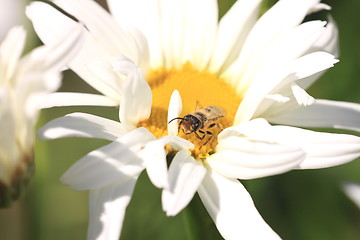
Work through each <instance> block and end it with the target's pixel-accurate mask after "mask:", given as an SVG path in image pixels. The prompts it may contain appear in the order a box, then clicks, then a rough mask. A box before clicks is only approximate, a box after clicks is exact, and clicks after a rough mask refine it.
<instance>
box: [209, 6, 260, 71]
mask: <svg viewBox="0 0 360 240" xmlns="http://www.w3.org/2000/svg"><path fill="white" fill-rule="evenodd" d="M260 3H261V1H260V0H239V1H236V2H235V3H234V5H233V6H232V7H231V8H230V10H229V11H228V12H227V13H226V14H225V15H224V16H223V17H222V18H221V20H220V22H219V27H218V31H217V35H216V42H215V46H214V52H213V54H212V58H211V62H210V65H209V69H210V71H211V72H218V71H219V70H221V69H222V68H224V69H226V68H227V67H228V66H229V64H231V63H232V62H233V61H234V60H235V58H236V57H237V56H238V54H239V52H240V50H241V47H242V45H243V43H244V41H245V39H246V37H247V34H248V33H249V31H250V30H251V28H252V27H253V25H254V24H255V22H256V20H257V17H258V14H259V6H260Z"/></svg>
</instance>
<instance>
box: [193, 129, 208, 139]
mask: <svg viewBox="0 0 360 240" xmlns="http://www.w3.org/2000/svg"><path fill="white" fill-rule="evenodd" d="M194 133H195V136H196V137H197V138H198V139H200V140H203V139H204V138H205V136H206V132H204V131H202V130H199V133H202V134H203V135H202V136H201V137H200V135H199V134H198V133H197V132H194Z"/></svg>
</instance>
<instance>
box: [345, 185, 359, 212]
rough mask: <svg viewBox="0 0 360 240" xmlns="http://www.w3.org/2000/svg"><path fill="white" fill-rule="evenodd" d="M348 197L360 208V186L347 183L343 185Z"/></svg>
mask: <svg viewBox="0 0 360 240" xmlns="http://www.w3.org/2000/svg"><path fill="white" fill-rule="evenodd" d="M343 190H344V191H345V193H346V195H347V196H348V197H349V198H350V199H351V200H353V202H354V203H355V204H356V206H358V208H360V184H358V183H352V182H347V183H345V184H344V185H343Z"/></svg>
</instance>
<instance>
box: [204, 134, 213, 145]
mask: <svg viewBox="0 0 360 240" xmlns="http://www.w3.org/2000/svg"><path fill="white" fill-rule="evenodd" d="M206 134H208V135H209V138H208V140H207V141H206V142H205V143H204V145H206V144H207V143H208V142H209V141H210V140H211V139H212V137H213V136H214V134H213V133H212V132H210V131H206ZM206 134H204V136H205V135H206Z"/></svg>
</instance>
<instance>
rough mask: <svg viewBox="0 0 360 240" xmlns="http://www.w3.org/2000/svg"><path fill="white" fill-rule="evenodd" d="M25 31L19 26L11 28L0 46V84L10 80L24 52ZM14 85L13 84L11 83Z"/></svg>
mask: <svg viewBox="0 0 360 240" xmlns="http://www.w3.org/2000/svg"><path fill="white" fill-rule="evenodd" d="M25 38H26V31H25V29H24V28H23V27H21V26H16V27H13V28H11V29H10V30H9V32H8V33H7V35H6V37H5V39H4V40H3V41H2V42H1V45H0V62H1V65H0V76H1V77H0V84H1V83H2V82H3V81H5V80H10V79H11V77H13V74H14V72H15V70H16V66H17V64H18V62H19V59H20V56H21V54H22V51H23V50H24V44H25ZM13 84H14V83H13Z"/></svg>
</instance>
